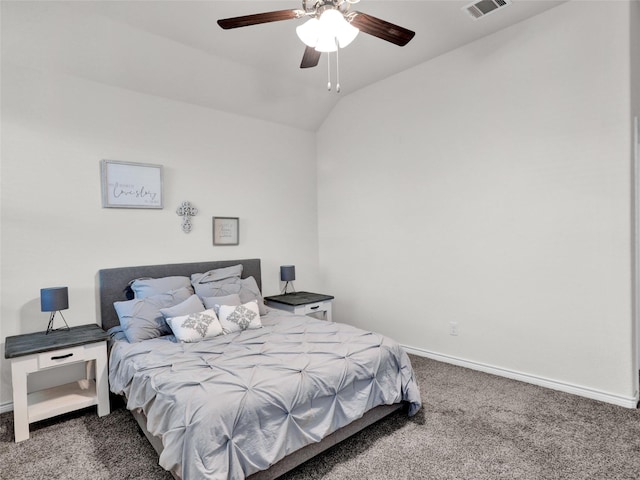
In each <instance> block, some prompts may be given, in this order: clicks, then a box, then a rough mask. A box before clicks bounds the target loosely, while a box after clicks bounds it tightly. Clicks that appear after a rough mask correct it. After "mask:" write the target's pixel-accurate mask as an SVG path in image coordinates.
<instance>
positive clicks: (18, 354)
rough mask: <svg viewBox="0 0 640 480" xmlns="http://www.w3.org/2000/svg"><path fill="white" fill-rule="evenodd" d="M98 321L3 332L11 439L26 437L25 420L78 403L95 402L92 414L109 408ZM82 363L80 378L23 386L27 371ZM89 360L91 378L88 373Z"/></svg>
mask: <svg viewBox="0 0 640 480" xmlns="http://www.w3.org/2000/svg"><path fill="white" fill-rule="evenodd" d="M108 338H109V335H108V334H107V332H105V331H104V330H102V329H101V328H100V327H99V326H98V325H96V324H91V325H82V326H79V327H72V328H71V329H70V330H69V331H65V330H56V331H53V332H51V333H49V334H48V335H45V333H44V332H38V333H29V334H26V335H15V336H12V337H7V338H6V340H5V346H4V356H5V358H8V359H10V360H11V382H12V383H11V385H12V387H13V418H14V430H15V440H16V442H21V441H23V440H27V439H28V438H29V424H30V423H33V422H37V421H39V420H44V419H45V418H49V417H53V416H56V415H61V414H63V413H67V412H71V411H73V410H78V409H80V408H85V407H90V406H91V405H97V406H98V415H99V416H101V417H102V416H104V415H107V414H108V413H109V381H108V377H107V339H108ZM78 362H85V365H86V369H87V378H86V380H80V381H78V382H73V383H68V384H65V385H59V386H56V387H53V388H47V389H45V390H38V391H35V392H28V391H27V377H28V376H29V374H30V373H34V372H40V371H42V370H48V369H51V368H56V367H60V366H63V365H70V364H72V363H78ZM92 365H95V380H94V379H92V378H89V373H90V370H91V366H92Z"/></svg>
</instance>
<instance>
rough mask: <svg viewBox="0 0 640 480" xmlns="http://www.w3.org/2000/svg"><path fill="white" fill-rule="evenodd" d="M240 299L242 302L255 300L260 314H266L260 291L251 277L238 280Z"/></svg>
mask: <svg viewBox="0 0 640 480" xmlns="http://www.w3.org/2000/svg"><path fill="white" fill-rule="evenodd" d="M239 283H240V292H239V295H240V301H241V302H242V303H243V304H244V303H247V302H250V301H252V300H255V301H256V302H257V303H258V309H259V310H260V315H266V314H267V307H265V305H264V300H263V299H262V294H261V293H260V289H259V288H258V282H256V279H255V278H253V277H248V278H245V279H242V280H240V282H239Z"/></svg>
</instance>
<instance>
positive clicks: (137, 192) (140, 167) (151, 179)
mask: <svg viewBox="0 0 640 480" xmlns="http://www.w3.org/2000/svg"><path fill="white" fill-rule="evenodd" d="M102 207H103V208H162V165H150V164H146V163H131V162H119V161H116V160H102Z"/></svg>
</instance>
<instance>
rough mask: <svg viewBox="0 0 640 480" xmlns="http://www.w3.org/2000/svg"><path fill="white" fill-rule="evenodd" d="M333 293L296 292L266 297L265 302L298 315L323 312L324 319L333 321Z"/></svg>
mask: <svg viewBox="0 0 640 480" xmlns="http://www.w3.org/2000/svg"><path fill="white" fill-rule="evenodd" d="M333 298H334V297H332V296H331V295H323V294H321V293H311V292H295V293H287V294H284V295H274V296H271V297H264V301H265V303H266V304H267V305H268V306H269V307H272V308H277V309H279V310H286V311H287V312H292V313H295V314H296V315H309V314H312V313H319V312H320V313H322V314H323V319H324V320H327V321H329V322H331V321H332V320H331V302H332V301H333Z"/></svg>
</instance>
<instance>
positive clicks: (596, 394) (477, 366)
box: [402, 345, 638, 408]
mask: <svg viewBox="0 0 640 480" xmlns="http://www.w3.org/2000/svg"><path fill="white" fill-rule="evenodd" d="M402 347H403V348H404V349H405V351H406V352H407V353H411V354H414V355H417V356H419V357H427V358H431V359H433V360H437V361H439V362H445V363H450V364H452V365H457V366H459V367H465V368H470V369H472V370H478V371H480V372H484V373H490V374H492V375H497V376H499V377H505V378H510V379H512V380H519V381H521V382H525V383H531V384H533V385H538V386H540V387H545V388H550V389H552V390H559V391H561V392H565V393H571V394H573V395H579V396H581V397H586V398H590V399H592V400H599V401H601V402H606V403H612V404H614V405H618V406H620V407H625V408H637V406H638V397H637V396H636V397H625V396H622V395H615V394H612V393H607V392H603V391H600V390H595V389H592V388H587V387H581V386H579V385H573V384H570V383H565V382H559V381H557V380H552V379H549V378H544V377H539V376H536V375H530V374H528V373H522V372H517V371H514V370H509V369H506V368H500V367H494V366H492V365H487V364H484V363H480V362H474V361H471V360H465V359H463V358H459V357H454V356H452V355H445V354H442V353H437V352H431V351H429V350H424V349H422V348H416V347H411V346H409V345H402Z"/></svg>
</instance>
